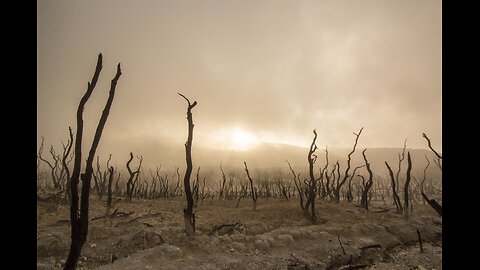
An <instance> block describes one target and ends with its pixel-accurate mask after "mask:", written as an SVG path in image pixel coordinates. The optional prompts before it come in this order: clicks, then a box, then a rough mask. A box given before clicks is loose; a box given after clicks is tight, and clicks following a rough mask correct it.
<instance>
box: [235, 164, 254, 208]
mask: <svg viewBox="0 0 480 270" xmlns="http://www.w3.org/2000/svg"><path fill="white" fill-rule="evenodd" d="M243 164H245V172H246V173H247V177H248V181H250V189H251V192H252V200H253V207H252V209H253V210H254V211H255V210H256V209H257V192H256V190H255V189H254V188H253V180H252V178H251V177H250V173H249V172H248V167H247V162H245V161H244V162H243ZM238 202H240V200H238Z"/></svg>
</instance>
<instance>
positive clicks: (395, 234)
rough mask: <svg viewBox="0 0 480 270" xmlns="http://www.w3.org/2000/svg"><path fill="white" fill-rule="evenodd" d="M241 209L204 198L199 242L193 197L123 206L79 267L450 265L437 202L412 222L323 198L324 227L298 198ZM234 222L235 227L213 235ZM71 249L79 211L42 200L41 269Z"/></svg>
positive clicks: (97, 209)
mask: <svg viewBox="0 0 480 270" xmlns="http://www.w3.org/2000/svg"><path fill="white" fill-rule="evenodd" d="M41 196H42V197H45V195H41ZM105 204H106V203H105V202H99V201H98V199H97V197H92V198H91V200H90V219H94V218H96V217H101V216H103V215H105V213H106V207H105ZM235 204H236V200H231V201H230V200H225V201H219V200H218V198H215V199H214V200H213V201H205V202H203V203H202V202H200V203H199V206H198V208H197V209H196V213H197V214H196V216H197V218H196V227H197V233H196V235H195V236H194V237H191V238H189V237H187V236H186V234H185V233H184V231H183V226H184V221H183V212H182V209H183V207H184V199H183V198H169V199H158V200H134V201H133V202H132V203H129V204H127V203H125V202H123V200H122V201H120V202H117V203H116V204H115V205H114V206H113V207H112V209H111V212H113V211H114V210H115V209H117V214H120V215H117V216H115V217H114V218H100V219H96V220H91V221H90V225H89V232H88V238H87V242H86V244H85V246H84V248H83V250H82V257H81V259H80V262H79V269H98V270H100V269H101V270H105V269H175V270H178V269H249V270H253V269H442V242H441V236H442V226H441V223H442V220H441V218H440V217H438V216H437V215H436V213H435V212H434V211H433V210H432V209H431V208H430V207H429V206H428V205H423V204H421V205H414V212H413V214H412V215H411V217H410V219H409V220H408V221H406V220H405V219H404V218H403V216H400V215H398V214H395V213H394V212H395V211H394V207H393V206H392V205H384V204H383V203H373V206H371V209H370V211H368V212H366V211H364V210H363V209H360V208H359V207H357V206H356V204H355V203H344V202H342V203H340V204H338V205H336V204H333V203H330V202H326V201H325V202H323V201H318V202H317V204H316V212H317V215H318V216H319V218H321V219H323V223H322V224H318V225H309V224H307V223H306V222H305V221H304V218H303V215H302V211H301V209H300V206H299V203H298V201H297V200H296V199H292V200H290V201H286V200H284V199H268V200H261V199H259V201H258V203H257V210H256V211H252V201H251V200H249V199H248V198H247V199H245V198H244V199H242V201H241V202H240V206H239V207H238V208H235ZM382 209H389V211H387V212H378V211H380V210H382ZM124 213H125V214H124ZM233 222H237V226H235V228H234V229H233V230H228V228H225V227H224V228H223V229H221V230H219V231H218V232H217V233H213V234H211V235H209V233H210V232H211V231H212V228H213V227H214V226H218V225H222V224H232V223H233ZM416 229H418V230H419V231H420V233H421V237H422V239H423V248H424V252H423V253H420V250H419V245H418V237H417V231H416ZM338 237H339V238H340V241H341V243H342V245H343V248H344V250H345V253H346V254H344V253H343V251H342V247H341V246H340V243H339V240H338ZM69 243H70V227H69V209H68V208H67V207H65V206H62V205H60V206H58V205H56V204H55V203H51V202H44V201H38V202H37V269H61V267H62V264H63V263H64V262H65V258H66V256H67V252H68V247H69ZM112 256H113V258H114V260H113V263H111V259H112Z"/></svg>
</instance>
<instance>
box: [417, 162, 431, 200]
mask: <svg viewBox="0 0 480 270" xmlns="http://www.w3.org/2000/svg"><path fill="white" fill-rule="evenodd" d="M425 159H426V160H427V166H425V168H424V169H423V178H422V181H421V182H420V192H421V193H423V192H425V190H424V186H425V180H427V169H428V166H430V160H429V159H428V157H427V155H425ZM417 184H418V183H417ZM422 201H423V204H425V198H424V197H423V196H422Z"/></svg>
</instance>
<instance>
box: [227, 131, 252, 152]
mask: <svg viewBox="0 0 480 270" xmlns="http://www.w3.org/2000/svg"><path fill="white" fill-rule="evenodd" d="M229 139H230V144H231V148H232V149H234V150H240V151H245V150H249V149H251V148H254V147H255V146H256V144H257V143H258V140H257V138H255V136H254V135H253V134H251V133H249V132H248V131H245V130H243V129H241V128H238V127H237V128H234V129H232V130H231V132H230V138H229Z"/></svg>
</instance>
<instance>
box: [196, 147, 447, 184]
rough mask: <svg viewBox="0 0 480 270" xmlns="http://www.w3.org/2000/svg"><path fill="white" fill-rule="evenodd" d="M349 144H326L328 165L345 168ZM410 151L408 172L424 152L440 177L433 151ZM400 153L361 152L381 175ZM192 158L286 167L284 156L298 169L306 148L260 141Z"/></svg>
mask: <svg viewBox="0 0 480 270" xmlns="http://www.w3.org/2000/svg"><path fill="white" fill-rule="evenodd" d="M351 150H352V149H351V148H331V149H330V148H329V149H328V152H329V155H328V159H329V164H330V165H329V167H330V168H331V166H333V164H334V163H336V162H337V161H339V163H340V171H341V172H344V171H345V169H346V162H347V155H348V153H349V152H350V151H351ZM363 150H364V149H358V148H357V149H356V151H355V153H354V154H353V155H352V163H351V164H352V170H353V168H354V167H356V166H360V165H363V164H364V161H363V157H362V151H363ZM406 152H410V155H411V158H412V175H413V176H416V177H417V178H421V177H422V176H423V170H424V168H425V166H426V165H427V161H426V159H425V156H427V157H428V158H429V160H430V166H429V168H428V171H427V173H428V174H429V175H431V176H432V177H434V178H439V177H441V171H440V169H439V168H438V167H437V166H436V165H435V164H434V162H433V160H434V158H435V156H434V154H433V153H432V152H431V151H430V150H426V149H409V148H407V149H406ZM406 152H405V160H404V162H403V163H402V172H401V175H402V177H404V175H405V172H406V168H407V154H406ZM315 153H316V154H317V156H318V159H317V162H316V163H315V168H316V169H317V170H318V169H319V168H321V167H324V166H325V162H326V159H325V151H324V149H317V151H316V152H315ZM401 153H402V148H369V149H367V151H366V152H365V154H366V156H367V159H368V161H369V162H370V165H371V168H372V171H373V173H374V174H375V175H380V176H382V177H386V176H388V170H387V168H386V166H385V161H387V162H388V163H389V165H390V167H391V168H392V170H393V171H394V173H396V171H397V169H398V158H399V155H400V154H401ZM194 155H195V156H194V162H196V163H197V166H205V167H217V168H218V166H219V165H220V162H222V163H223V166H224V167H242V168H243V161H246V162H247V164H248V166H249V167H250V168H265V169H267V168H272V169H273V168H283V169H285V170H286V169H288V165H287V163H286V160H288V161H289V162H290V163H291V164H292V166H294V167H295V168H298V169H302V168H304V169H305V170H306V168H307V165H308V163H307V155H308V149H307V148H303V147H297V146H291V145H282V144H263V145H261V146H259V147H257V148H255V149H252V150H249V151H225V150H211V149H197V151H196V152H195V153H194Z"/></svg>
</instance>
